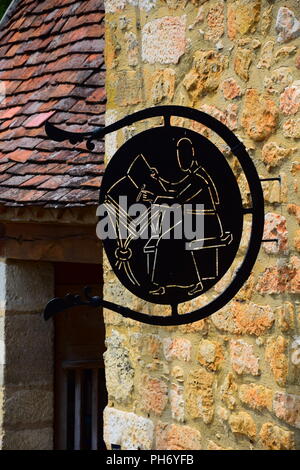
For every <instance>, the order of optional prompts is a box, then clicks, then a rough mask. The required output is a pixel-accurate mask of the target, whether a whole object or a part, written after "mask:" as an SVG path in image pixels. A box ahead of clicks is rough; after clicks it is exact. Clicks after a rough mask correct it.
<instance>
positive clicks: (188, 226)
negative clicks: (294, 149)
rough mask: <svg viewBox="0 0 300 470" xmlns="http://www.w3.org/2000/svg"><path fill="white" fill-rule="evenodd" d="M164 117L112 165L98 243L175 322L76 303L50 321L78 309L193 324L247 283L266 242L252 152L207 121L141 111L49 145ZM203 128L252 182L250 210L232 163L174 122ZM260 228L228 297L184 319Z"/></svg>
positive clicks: (190, 113)
mask: <svg viewBox="0 0 300 470" xmlns="http://www.w3.org/2000/svg"><path fill="white" fill-rule="evenodd" d="M157 116H162V117H163V124H162V125H161V126H157V127H153V128H150V129H148V130H146V131H143V132H141V133H139V134H138V135H136V136H134V137H132V138H131V139H130V140H128V141H127V142H126V143H125V144H124V145H122V146H121V147H120V148H119V150H118V151H117V152H116V154H115V155H114V156H113V157H112V159H111V160H110V162H109V164H108V166H107V169H106V171H105V175H104V177H103V181H102V184H101V190H100V205H99V208H98V210H97V215H98V216H99V223H98V225H97V234H98V236H100V238H101V239H102V240H103V245H104V249H105V252H106V254H107V257H108V260H109V262H110V264H111V266H112V269H113V271H114V273H115V274H116V276H117V277H118V279H119V280H120V282H121V283H122V284H123V285H124V286H125V287H126V288H127V289H128V290H129V291H130V292H132V293H133V294H134V295H136V296H137V297H139V298H142V299H143V300H145V301H148V302H152V303H155V304H161V305H170V306H171V309H170V315H169V316H160V315H155V316H154V315H152V316H151V315H147V314H144V313H141V312H137V311H134V310H132V309H130V308H128V307H127V306H121V305H117V304H115V303H112V302H108V301H106V300H103V299H101V298H100V297H90V296H89V294H88V292H86V296H87V300H86V301H84V300H81V298H80V297H79V296H72V295H69V296H67V298H65V299H53V300H52V301H50V302H49V304H48V306H47V308H46V312H45V316H46V317H49V316H51V315H52V314H53V313H55V312H57V311H59V310H62V309H65V308H68V307H69V306H71V305H82V304H92V305H95V306H99V305H102V306H104V307H106V308H109V309H111V310H113V311H116V312H118V313H120V314H122V315H124V316H126V317H130V318H133V319H135V320H138V321H141V322H144V323H149V324H158V325H174V324H183V323H190V322H193V321H196V320H199V319H202V318H204V317H207V316H208V315H211V314H212V313H214V312H216V311H217V310H219V309H220V308H222V307H223V306H224V305H226V303H228V302H229V301H230V300H231V299H232V298H233V297H234V295H235V294H236V293H237V292H238V291H239V289H240V288H241V287H242V285H243V284H244V283H245V281H246V280H247V278H248V277H249V275H250V273H251V270H252V268H253V265H254V263H255V260H256V258H257V255H258V252H259V248H260V244H261V241H262V234H263V226H264V204H263V193H262V188H261V182H260V179H259V177H258V175H257V172H256V169H255V166H254V164H253V162H252V160H251V158H250V156H249V155H248V153H247V151H246V149H245V147H244V145H243V144H242V143H241V142H240V141H239V140H238V138H237V137H236V136H235V135H234V133H233V132H232V131H230V130H229V129H228V128H227V127H226V126H225V125H224V124H222V123H221V122H219V121H218V120H216V119H215V118H213V117H211V116H209V115H208V114H206V113H203V112H200V111H197V110H195V109H191V108H185V107H180V106H160V107H155V108H149V109H146V110H143V111H139V112H137V113H135V114H132V115H131V116H128V117H126V118H124V119H122V120H120V121H118V122H116V123H114V124H112V125H110V126H107V127H103V128H100V129H97V130H96V131H94V132H93V133H84V134H75V133H70V132H66V131H62V130H59V129H57V128H55V127H54V126H52V125H51V124H49V123H48V124H47V125H46V131H47V133H48V135H49V137H51V138H53V139H54V140H58V141H62V140H65V139H68V140H69V141H70V142H71V143H76V142H79V141H82V140H83V139H86V140H87V147H88V148H89V149H91V148H93V143H92V141H93V140H95V139H99V138H102V137H103V136H104V135H105V134H108V133H110V132H113V131H116V130H118V129H120V128H122V127H125V126H128V125H131V124H132V123H134V122H137V121H140V120H144V119H148V118H152V117H157ZM172 116H176V117H182V118H187V119H191V120H193V121H196V122H198V123H201V124H203V125H205V126H207V127H208V128H210V129H211V130H212V131H214V132H215V133H216V134H218V135H219V137H221V138H222V139H223V140H224V142H225V143H226V144H227V145H228V146H229V147H230V149H231V151H232V153H233V154H234V155H235V157H236V158H237V160H238V162H239V165H240V167H241V170H242V171H243V173H244V176H245V178H246V180H247V183H248V186H249V189H250V194H251V207H244V206H243V202H242V197H241V193H240V189H239V186H238V183H237V179H236V176H235V175H234V173H233V171H232V168H231V166H230V165H229V163H228V161H227V159H226V157H225V156H224V155H223V154H222V152H221V151H220V150H219V149H218V147H217V146H216V145H214V144H213V143H212V142H211V141H210V140H208V139H207V138H206V137H204V136H203V135H201V134H199V133H197V132H195V131H192V130H190V129H188V128H184V127H178V126H173V125H171V117H172ZM245 214H250V215H251V219H252V224H251V225H252V227H251V234H250V239H249V245H248V250H247V252H246V254H245V256H244V259H243V261H242V263H241V265H240V267H239V269H238V270H237V271H236V273H235V275H234V277H233V279H232V281H231V282H230V284H229V285H228V286H227V288H225V290H224V291H223V292H222V293H221V294H220V295H219V296H218V297H215V298H214V299H213V300H212V301H211V302H209V303H207V304H206V305H204V306H202V307H201V308H199V309H197V310H195V311H192V312H186V313H183V314H179V313H178V305H179V304H182V303H184V302H188V301H190V300H192V299H194V298H196V297H199V296H201V295H202V294H203V293H205V292H206V291H208V290H209V289H211V288H212V287H213V286H214V285H215V284H216V283H217V282H218V281H219V280H220V279H221V278H222V277H223V276H224V274H225V273H226V272H227V271H228V270H229V268H230V267H231V266H232V264H233V262H234V260H235V258H236V255H237V251H238V249H239V245H240V242H241V237H242V234H243V222H244V216H245Z"/></svg>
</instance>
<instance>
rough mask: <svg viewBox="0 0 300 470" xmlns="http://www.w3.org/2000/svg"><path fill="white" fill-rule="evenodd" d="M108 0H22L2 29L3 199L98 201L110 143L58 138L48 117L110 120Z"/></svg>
mask: <svg viewBox="0 0 300 470" xmlns="http://www.w3.org/2000/svg"><path fill="white" fill-rule="evenodd" d="M103 19H104V7H103V0H81V1H76V0H64V1H63V2H60V3H59V2H57V0H44V1H34V0H22V2H21V1H20V0H19V2H16V4H15V10H14V11H13V13H12V16H11V18H10V19H9V20H8V21H7V22H6V23H5V22H4V23H2V29H1V30H0V57H1V59H0V80H1V81H2V83H3V84H4V85H5V89H6V97H5V99H4V100H2V101H1V102H0V185H1V191H0V204H5V205H13V206H15V205H26V204H29V205H32V204H37V205H42V206H49V207H57V206H59V205H61V206H63V205H67V206H78V205H82V204H97V202H98V191H99V185H100V182H101V175H102V174H103V171H104V165H103V153H104V143H103V142H96V146H95V149H94V151H93V152H87V151H86V147H85V144H84V143H82V144H78V145H76V146H72V145H70V144H69V143H68V142H62V143H57V142H52V141H50V140H48V139H47V137H46V135H45V130H44V124H45V122H46V120H48V119H50V121H51V122H53V123H55V124H57V125H60V126H61V127H62V128H65V129H68V130H73V131H79V130H84V131H87V130H89V129H90V130H93V129H94V128H95V127H97V126H98V125H100V124H103V122H104V112H105V90H104V78H105V68H104V58H103V48H104V39H103V38H104V22H103Z"/></svg>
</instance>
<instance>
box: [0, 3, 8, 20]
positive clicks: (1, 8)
mask: <svg viewBox="0 0 300 470" xmlns="http://www.w3.org/2000/svg"><path fill="white" fill-rule="evenodd" d="M10 2H11V0H0V19H1V18H2V16H3V15H4V13H5V12H6V10H7V7H8V6H9V4H10Z"/></svg>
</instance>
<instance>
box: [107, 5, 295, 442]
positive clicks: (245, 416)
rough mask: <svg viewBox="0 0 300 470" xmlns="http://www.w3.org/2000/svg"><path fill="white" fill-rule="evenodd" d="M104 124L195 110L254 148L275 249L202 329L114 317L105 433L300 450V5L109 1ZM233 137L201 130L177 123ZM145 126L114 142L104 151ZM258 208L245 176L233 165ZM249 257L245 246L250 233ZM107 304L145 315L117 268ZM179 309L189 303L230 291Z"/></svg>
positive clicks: (265, 250) (118, 438) (151, 308)
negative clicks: (149, 111) (156, 111)
mask: <svg viewBox="0 0 300 470" xmlns="http://www.w3.org/2000/svg"><path fill="white" fill-rule="evenodd" d="M105 3H106V67H107V79H106V90H107V96H108V103H107V113H106V121H107V124H108V123H112V122H114V121H116V120H118V119H120V118H122V117H124V116H126V115H128V114H131V113H132V112H134V111H137V110H139V109H143V108H147V107H150V106H154V105H160V104H176V105H184V106H192V107H195V108H196V109H200V110H203V111H205V112H207V113H209V114H211V115H213V116H215V117H216V118H217V119H220V120H221V121H222V122H224V123H225V124H226V125H227V126H228V127H229V128H230V129H232V130H233V131H234V132H235V133H236V134H237V136H238V137H239V138H240V139H241V140H242V141H243V142H244V144H245V145H246V147H247V149H248V151H249V153H250V155H251V157H252V158H253V160H254V162H255V164H256V167H257V169H258V172H259V174H260V176H261V177H265V178H266V177H274V176H280V177H281V184H280V183H279V182H278V181H271V182H266V183H264V195H265V204H266V223H265V234H264V236H265V238H278V243H277V244H276V243H272V244H264V245H263V246H262V248H261V252H260V255H259V258H258V260H257V263H256V265H255V269H254V271H253V273H252V275H251V277H250V279H249V281H248V282H247V284H246V285H245V286H244V288H243V289H242V290H241V291H240V292H239V293H238V295H237V296H236V297H235V298H234V299H233V300H232V301H231V302H230V303H229V304H228V305H227V306H226V307H224V308H223V309H222V310H221V311H219V312H217V313H215V314H214V315H212V316H211V317H210V318H208V319H205V320H201V321H198V322H196V323H194V324H190V325H184V326H178V327H153V326H147V325H144V324H139V323H137V322H135V321H132V320H125V319H123V318H122V317H121V316H119V315H117V314H115V313H113V312H111V311H106V312H105V321H106V338H107V339H106V341H107V351H106V353H105V362H106V378H107V389H108V395H109V402H108V406H107V407H106V409H105V412H104V418H105V429H104V433H105V441H106V444H107V446H108V448H109V447H110V444H119V445H121V447H122V449H137V448H141V449H170V450H172V449H179V450H181V449H187V450H191V449H211V450H217V449H235V450H238V449H277V450H283V449H291V450H292V449H300V389H299V377H300V331H299V326H300V313H299V312H300V311H299V293H300V255H299V252H300V227H299V224H300V206H299V190H300V188H299V172H300V162H299V154H297V147H298V145H297V144H298V141H299V138H300V116H299V109H300V75H299V69H300V53H299V51H298V49H297V46H299V38H300V4H299V1H297V0H287V1H285V2H283V1H278V2H272V1H267V0H228V1H226V2H225V1H222V0H190V1H187V0H106V2H105ZM174 122H176V123H177V124H184V125H186V126H189V127H191V128H193V129H194V130H196V131H198V132H201V133H203V135H206V136H208V137H209V138H211V139H213V141H214V142H215V143H216V144H218V145H219V146H220V148H221V150H222V151H223V152H225V154H226V155H227V157H228V161H229V162H231V165H232V167H233V168H235V165H236V163H235V162H234V158H233V156H232V155H230V152H229V151H228V149H226V147H225V145H224V144H223V143H222V142H220V141H218V139H215V137H214V136H213V135H212V133H211V132H210V131H209V130H208V129H206V128H205V127H203V126H199V125H197V126H196V125H195V124H193V123H191V122H183V121H182V120H179V119H177V120H175V121H174ZM158 123H159V119H153V120H152V121H151V122H150V121H147V122H144V123H137V124H135V125H134V126H131V127H130V128H124V129H122V130H120V131H118V132H116V133H114V134H112V135H109V136H108V137H107V140H106V159H107V161H109V159H110V158H111V156H112V155H113V154H114V152H115V151H116V149H117V148H118V147H119V146H120V145H122V143H124V142H125V141H126V140H127V139H129V138H130V137H131V136H132V135H135V134H136V133H138V132H140V131H141V130H144V129H146V128H148V127H150V126H152V125H156V124H158ZM235 171H236V172H237V176H238V182H239V185H240V187H241V188H242V190H243V198H244V202H245V203H247V202H249V192H248V188H247V184H246V182H245V180H244V179H243V174H239V169H238V168H235ZM250 221H251V219H249V220H246V222H245V237H244V239H243V241H242V244H241V247H240V251H239V255H238V259H239V258H240V259H241V258H242V257H243V255H244V253H245V249H246V247H247V228H248V227H249V224H250ZM104 275H105V279H104V280H105V292H104V295H105V298H106V299H107V300H113V301H115V302H117V303H120V304H122V305H127V306H130V307H131V308H135V309H139V310H141V311H143V312H145V313H147V312H148V313H149V312H151V313H153V314H155V313H158V312H159V313H160V315H164V314H168V311H169V310H168V307H164V306H156V305H153V304H147V303H146V302H144V301H142V300H140V299H137V298H134V297H133V296H132V295H131V294H130V293H129V292H127V291H126V290H125V289H124V288H123V287H122V286H121V285H120V284H119V282H118V281H117V279H116V277H115V276H114V274H113V272H112V271H111V269H110V267H109V265H108V263H107V262H106V263H105V274H104ZM231 275H232V272H229V273H228V274H227V275H226V276H225V278H224V279H222V280H221V281H220V282H219V283H218V285H216V286H215V289H213V292H212V293H210V294H209V295H206V296H205V298H203V297H204V296H202V297H200V298H199V299H196V300H193V301H191V302H189V303H188V304H187V305H183V306H181V312H184V311H189V310H192V309H194V308H196V307H197V306H200V305H201V304H202V303H206V302H207V301H208V300H209V298H210V297H211V296H214V295H216V294H217V293H218V292H220V291H222V289H223V288H224V287H225V285H226V283H228V281H229V280H230V277H231Z"/></svg>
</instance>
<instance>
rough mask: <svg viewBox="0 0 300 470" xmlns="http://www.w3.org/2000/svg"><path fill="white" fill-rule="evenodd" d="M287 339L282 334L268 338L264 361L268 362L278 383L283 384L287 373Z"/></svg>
mask: <svg viewBox="0 0 300 470" xmlns="http://www.w3.org/2000/svg"><path fill="white" fill-rule="evenodd" d="M286 349H287V341H286V339H285V338H284V337H283V336H278V337H277V338H276V337H272V338H269V339H268V341H267V345H266V353H265V356H266V361H267V362H268V363H269V364H270V367H271V370H272V373H273V375H274V379H275V380H276V382H277V383H278V385H281V386H283V385H285V384H286V380H287V374H288V358H287V355H286Z"/></svg>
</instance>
